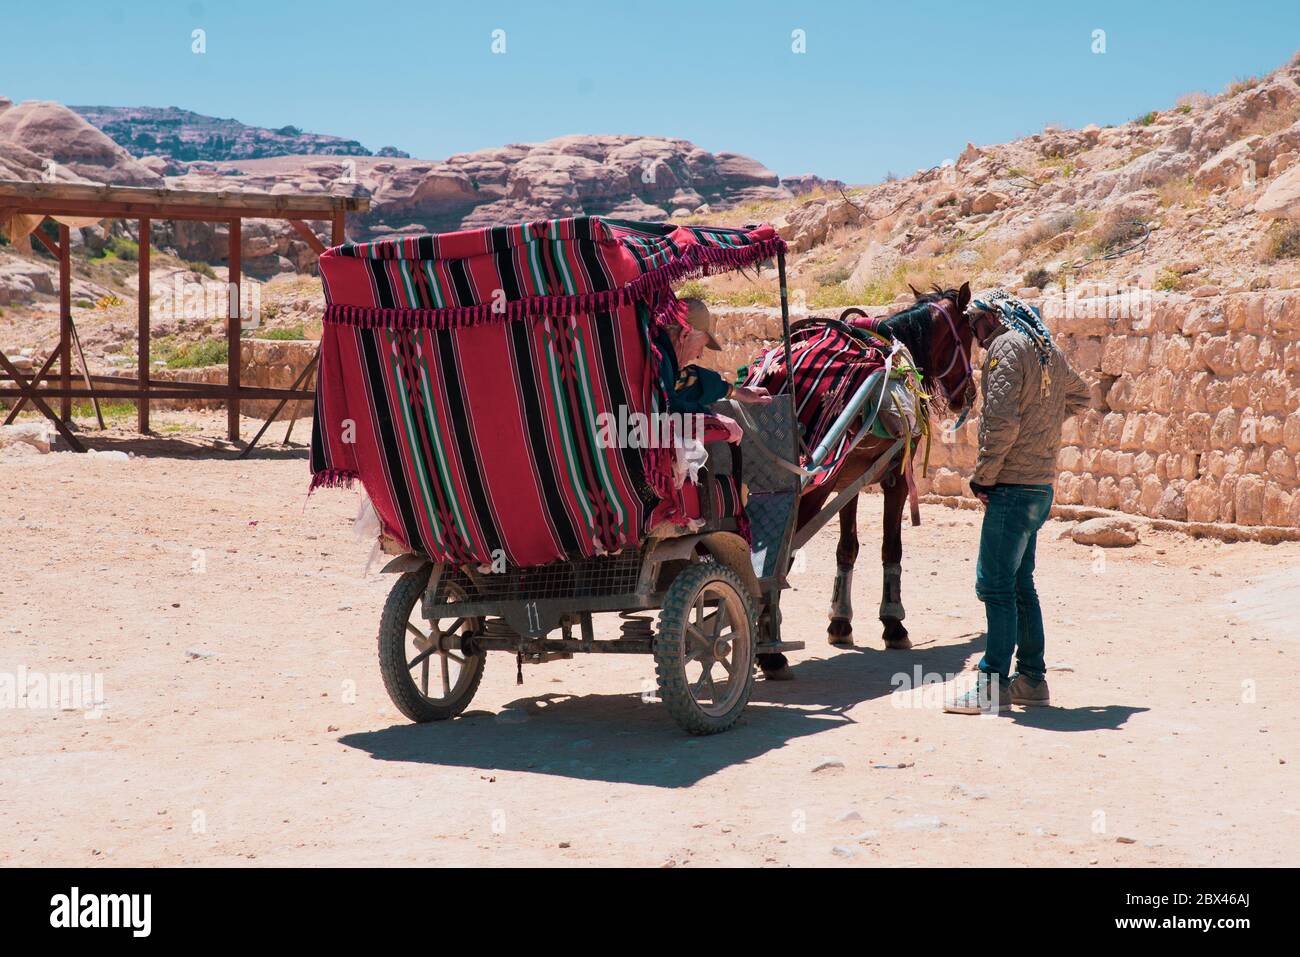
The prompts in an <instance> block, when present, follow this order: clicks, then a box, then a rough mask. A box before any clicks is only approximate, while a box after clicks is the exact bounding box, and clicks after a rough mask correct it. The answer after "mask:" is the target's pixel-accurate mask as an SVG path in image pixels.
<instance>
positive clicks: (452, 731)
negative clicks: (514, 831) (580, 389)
mask: <svg viewBox="0 0 1300 957" xmlns="http://www.w3.org/2000/svg"><path fill="white" fill-rule="evenodd" d="M982 637H983V636H982V635H980V634H979V633H978V632H977V633H974V634H969V635H961V636H958V637H956V638H955V639H953V640H952V643H945V644H939V643H933V644H927V645H921V646H919V647H916V648H913V649H911V650H910V651H906V652H900V651H885V650H883V649H880V648H879V647H874V648H873V647H871V646H865V647H860V648H852V649H844V650H843V651H830V652H829V654H828V656H826V657H812V658H805V659H803V660H800V661H796V662H795V663H794V672H795V675H796V680H794V681H789V682H766V681H762V680H759V681H758V682H757V683H756V684H755V686H754V695H753V697H752V698H751V700H750V704H749V707H748V708H747V709H746V711H745V716H744V717H743V718H742V719H741V721H740V723H739V724H737V725H736V726H735V727H733V728H732V729H731V730H729V731H727V732H725V733H723V734H718V735H713V736H710V737H693V736H690V735H687V734H685V733H684V732H683V731H681V730H680V729H679V728H678V727H677V725H676V724H674V723H673V721H672V719H671V718H670V717H669V716H668V714H667V712H666V711H665V710H664V708H663V706H662V705H660V703H659V702H658V701H657V700H656V699H654V698H653V697H649V698H643V697H642V695H640V694H587V695H566V694H563V693H547V694H539V695H532V696H528V697H523V698H519V699H516V700H515V701H512V702H510V703H509V704H508V705H506V706H505V708H503V709H502V711H501V712H499V713H497V714H493V713H491V712H487V711H473V710H471V711H469V712H466V713H465V714H464V715H462V716H461V717H460V718H458V719H457V720H455V721H450V722H440V723H436V724H427V725H411V724H400V725H393V726H392V727H388V728H383V729H381V730H378V731H366V732H360V733H357V734H348V735H343V736H342V737H340V738H339V741H340V743H342V744H344V745H347V746H348V747H352V748H357V749H359V750H361V751H365V752H368V753H369V754H370V755H371V756H372V757H374V758H375V759H376V760H380V761H403V762H410V763H415V764H428V765H443V766H448V767H464V768H475V769H478V770H481V771H527V772H532V773H535V774H553V775H559V776H562V777H569V778H576V779H581V780H591V781H606V782H610V783H619V784H641V785H649V786H653V787H663V788H681V787H690V786H691V785H693V784H696V783H697V782H699V781H701V780H703V779H705V778H707V777H709V776H711V775H713V774H716V773H717V772H719V771H722V770H725V769H726V768H729V767H732V766H734V765H738V764H743V763H745V762H747V761H751V760H754V759H756V758H760V757H761V756H762V755H764V754H766V753H767V752H769V751H772V750H775V749H777V748H780V747H782V746H783V745H785V744H786V743H788V742H790V741H793V740H795V739H798V738H803V737H807V736H809V735H814V734H819V733H821V732H824V731H831V730H833V729H835V728H840V727H844V726H845V725H848V724H853V723H855V722H856V719H855V717H854V716H853V715H851V714H850V712H851V711H852V709H853V708H855V707H856V706H857V705H860V704H863V703H865V702H868V701H872V700H875V699H879V698H884V697H888V696H889V695H891V694H892V693H893V692H894V691H895V690H896V689H897V688H898V687H899V683H900V675H905V676H907V677H908V678H909V679H910V678H911V676H912V675H913V674H914V673H915V669H916V668H917V667H918V666H919V668H920V670H921V672H922V673H923V674H932V673H941V674H944V675H952V674H958V673H960V672H962V671H965V670H966V669H967V667H968V662H969V659H970V658H971V656H972V655H973V654H974V653H975V652H977V651H978V650H979V649H980V647H982ZM1141 710H1143V709H1140V708H1129V707H1124V706H1115V705H1112V706H1105V707H1086V708H1076V709H1067V708H1052V709H1039V710H1038V711H1037V712H1033V713H1026V714H1020V713H1017V714H1016V715H1014V716H1013V719H1014V720H1016V721H1019V722H1023V723H1024V724H1028V725H1032V726H1034V727H1038V728H1044V729H1050V730H1060V731H1095V730H1112V729H1116V728H1119V727H1120V726H1122V725H1123V724H1124V722H1125V721H1126V720H1127V719H1128V717H1129V716H1130V715H1132V714H1134V713H1136V712H1137V711H1141ZM1049 712H1050V713H1049ZM953 720H962V719H961V718H954V719H953Z"/></svg>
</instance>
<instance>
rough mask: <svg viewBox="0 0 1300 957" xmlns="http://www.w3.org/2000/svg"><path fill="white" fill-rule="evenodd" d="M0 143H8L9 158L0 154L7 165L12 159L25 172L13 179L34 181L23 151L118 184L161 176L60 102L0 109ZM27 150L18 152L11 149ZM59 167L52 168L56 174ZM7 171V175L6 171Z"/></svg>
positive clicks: (157, 180)
mask: <svg viewBox="0 0 1300 957" xmlns="http://www.w3.org/2000/svg"><path fill="white" fill-rule="evenodd" d="M0 144H6V148H7V152H8V153H9V158H8V159H7V158H6V156H5V154H4V153H0V162H4V163H5V164H6V165H10V163H11V162H12V161H14V160H16V161H18V162H20V163H21V164H22V165H23V166H25V167H26V169H27V170H28V172H27V175H19V176H15V177H14V178H17V179H34V178H37V177H36V176H35V175H33V172H34V170H35V171H39V170H41V169H42V163H41V162H39V161H38V162H37V163H36V165H35V167H34V170H33V167H32V166H31V164H30V163H28V162H23V161H24V160H25V159H26V154H33V155H35V156H36V157H39V158H40V160H53V161H54V162H55V163H57V164H58V167H61V168H62V169H63V170H66V171H67V172H69V173H71V174H72V176H71V177H67V176H59V177H58V178H80V179H85V180H91V181H93V182H97V183H113V184H116V185H119V186H161V185H163V178H162V177H161V176H160V175H158V174H157V173H155V172H154V171H152V170H150V169H149V168H147V167H145V166H143V165H141V164H140V163H139V162H137V161H136V160H135V159H134V158H133V157H132V156H131V155H130V154H129V153H127V152H126V150H124V149H122V147H120V146H118V145H117V144H116V143H114V142H113V141H112V140H111V139H110V138H109V137H107V136H105V135H104V134H103V133H101V132H100V131H99V130H97V129H95V127H93V126H91V125H90V124H89V123H87V122H86V121H85V120H84V119H82V118H81V117H80V116H78V115H77V114H76V113H74V112H73V111H72V110H70V109H68V108H67V107H66V106H63V105H62V104H61V103H54V102H49V101H44V100H29V101H27V102H25V103H20V104H18V105H17V106H10V107H8V108H7V109H5V110H3V111H0ZM14 147H17V148H19V150H25V151H26V154H25V153H21V152H18V151H15V150H14ZM57 173H58V171H57V170H56V175H57ZM6 175H7V174H6Z"/></svg>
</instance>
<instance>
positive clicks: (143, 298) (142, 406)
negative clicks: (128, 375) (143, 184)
mask: <svg viewBox="0 0 1300 957" xmlns="http://www.w3.org/2000/svg"><path fill="white" fill-rule="evenodd" d="M149 225H150V223H149V219H148V217H141V219H140V279H139V282H138V284H137V285H138V287H139V288H138V290H137V291H138V293H139V303H138V305H139V312H138V313H137V320H136V330H137V336H136V337H137V338H138V339H139V344H138V345H137V347H136V353H137V359H136V378H138V379H139V380H140V391H141V392H144V393H146V396H147V393H148V392H149V297H150V290H149V243H150V238H149ZM135 426H136V430H137V431H138V432H141V433H144V432H148V431H149V399H148V398H147V397H146V398H143V399H138V400H136V403H135Z"/></svg>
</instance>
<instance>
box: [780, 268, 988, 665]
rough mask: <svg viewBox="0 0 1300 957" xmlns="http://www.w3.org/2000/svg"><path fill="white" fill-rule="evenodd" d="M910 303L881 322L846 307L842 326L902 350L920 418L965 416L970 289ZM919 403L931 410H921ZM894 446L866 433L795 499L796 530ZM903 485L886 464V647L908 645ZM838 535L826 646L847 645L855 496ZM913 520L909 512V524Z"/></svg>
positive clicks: (971, 397) (971, 388)
mask: <svg viewBox="0 0 1300 957" xmlns="http://www.w3.org/2000/svg"><path fill="white" fill-rule="evenodd" d="M912 293H913V294H914V295H915V296H916V302H915V303H913V304H912V305H911V306H909V307H908V308H906V309H904V310H902V311H901V312H897V313H894V314H893V315H891V316H889V317H887V318H885V319H880V320H873V319H871V318H869V317H868V316H867V314H866V313H865V312H863V311H862V310H861V309H847V310H845V311H844V313H842V314H841V316H840V319H841V321H850V316H853V315H855V314H856V316H857V317H858V318H856V319H853V320H852V321H851V324H852V325H854V326H858V327H860V328H868V329H872V330H874V331H875V332H877V333H879V334H881V335H883V336H885V337H887V338H888V339H891V340H897V341H898V342H901V343H902V344H903V345H904V346H906V347H907V350H908V352H909V353H910V354H911V356H912V361H913V362H914V363H915V365H916V367H917V371H918V372H919V373H920V375H921V385H922V390H923V391H924V392H925V393H926V394H927V395H928V396H929V399H928V401H926V402H925V403H924V404H923V407H922V408H920V409H918V414H919V415H932V414H933V413H935V412H936V411H940V410H942V409H943V408H946V409H947V410H948V411H949V412H951V413H953V414H954V415H962V414H963V413H966V412H969V410H970V407H971V405H972V404H973V403H974V401H975V380H974V370H973V367H972V365H971V346H972V342H973V339H974V336H973V334H972V332H971V328H970V324H969V323H968V322H967V321H966V319H965V316H964V312H965V309H966V305H967V303H969V302H970V296H971V292H970V284H969V283H962V285H961V288H960V289H940V288H939V287H938V286H935V287H934V290H933V291H932V292H928V293H922V292H919V291H918V290H916V289H915V288H913V289H912ZM925 406H929V408H926V407H925ZM893 444H894V440H892V439H881V438H877V437H874V436H868V437H867V439H865V440H864V441H863V442H862V443H861V444H859V445H858V447H857V448H856V449H854V450H853V451H852V452H850V453H849V455H848V456H847V457H846V458H845V461H844V463H843V465H842V466H841V468H840V471H839V473H838V475H837V477H836V479H835V480H834V481H832V482H827V483H826V484H824V485H822V486H816V487H813V488H810V489H808V490H807V491H806V492H805V493H804V495H803V496H802V497H801V499H800V501H799V519H798V522H799V525H800V526H802V525H803V524H804V523H805V522H807V521H808V520H809V519H810V518H812V517H813V516H814V515H816V514H817V513H818V512H819V511H820V510H821V508H822V506H823V505H824V504H825V502H826V500H827V498H829V496H830V495H831V493H832V492H834V491H836V490H838V489H841V488H843V487H844V486H846V485H849V484H851V483H852V482H854V481H855V480H856V479H858V478H860V477H861V476H862V475H863V473H865V472H866V471H867V470H868V469H869V468H871V466H872V465H873V464H874V463H875V461H876V459H877V458H879V457H880V456H881V455H882V454H883V453H884V452H885V451H886V450H888V449H889V448H890V447H891V446H892V445H893ZM908 484H909V483H908V481H907V480H906V479H905V477H904V476H903V475H901V474H899V469H898V468H897V467H894V466H891V467H889V468H888V469H887V470H886V471H885V474H884V476H883V477H882V479H881V481H880V485H881V487H882V491H883V492H884V535H883V539H882V542H881V547H880V560H881V564H882V566H883V572H884V586H883V592H882V595H881V600H880V612H879V617H880V623H881V625H882V626H883V632H882V636H881V637H882V638H883V640H884V643H885V647H886V648H889V649H907V648H911V647H912V642H911V639H910V638H908V634H907V629H906V628H905V627H904V626H903V618H904V616H905V614H906V612H905V610H904V608H903V596H902V577H903V568H902V562H903V505H904V503H905V502H906V501H907V499H908ZM839 519H840V538H839V543H838V545H837V546H836V549H835V564H836V573H835V587H834V591H833V593H832V598H831V607H830V624H829V625H828V627H827V630H826V636H827V640H828V641H829V642H830V643H831V644H832V645H852V644H853V606H852V602H851V597H850V592H851V591H852V587H853V566H854V564H855V563H856V562H857V558H858V499H857V496H854V497H853V498H852V499H850V500H849V502H848V503H847V504H846V505H845V506H844V508H843V509H842V510H841V511H840V513H839ZM917 521H919V518H918V516H917V515H916V514H915V512H914V513H913V524H916V523H917Z"/></svg>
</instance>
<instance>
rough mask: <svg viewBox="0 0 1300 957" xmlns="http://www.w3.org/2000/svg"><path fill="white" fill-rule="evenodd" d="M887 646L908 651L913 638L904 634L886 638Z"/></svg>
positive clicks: (895, 649)
mask: <svg viewBox="0 0 1300 957" xmlns="http://www.w3.org/2000/svg"><path fill="white" fill-rule="evenodd" d="M885 647H886V648H888V649H889V650H890V651H906V650H907V649H908V648H911V647H912V639H911V638H909V637H907V635H903V636H902V637H901V638H886V639H885Z"/></svg>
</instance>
